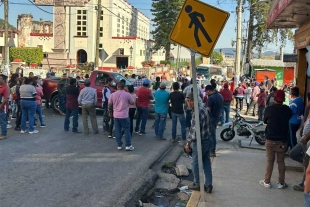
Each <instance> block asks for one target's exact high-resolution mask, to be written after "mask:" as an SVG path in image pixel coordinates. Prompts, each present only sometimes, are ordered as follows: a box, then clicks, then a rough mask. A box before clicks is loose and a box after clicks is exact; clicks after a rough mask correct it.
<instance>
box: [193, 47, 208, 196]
mask: <svg viewBox="0 0 310 207" xmlns="http://www.w3.org/2000/svg"><path fill="white" fill-rule="evenodd" d="M195 55H196V51H194V50H192V49H191V64H192V80H193V93H194V113H195V127H196V139H197V152H198V168H199V181H200V183H199V185H200V198H201V201H202V202H204V201H205V189H204V173H203V165H202V148H201V133H200V124H199V123H200V120H199V106H198V88H197V80H196V62H195ZM197 184H198V183H197Z"/></svg>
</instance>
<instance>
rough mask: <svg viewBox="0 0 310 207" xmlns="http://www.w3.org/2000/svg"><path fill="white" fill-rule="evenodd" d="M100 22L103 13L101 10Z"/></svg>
mask: <svg viewBox="0 0 310 207" xmlns="http://www.w3.org/2000/svg"><path fill="white" fill-rule="evenodd" d="M100 20H103V11H102V10H101V15H100Z"/></svg>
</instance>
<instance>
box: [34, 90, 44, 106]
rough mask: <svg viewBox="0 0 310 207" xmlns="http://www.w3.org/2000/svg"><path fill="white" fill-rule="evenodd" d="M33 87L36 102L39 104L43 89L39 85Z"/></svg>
mask: <svg viewBox="0 0 310 207" xmlns="http://www.w3.org/2000/svg"><path fill="white" fill-rule="evenodd" d="M34 88H35V89H36V92H37V98H36V104H37V105H40V104H41V100H42V97H43V91H42V89H41V88H39V87H34Z"/></svg>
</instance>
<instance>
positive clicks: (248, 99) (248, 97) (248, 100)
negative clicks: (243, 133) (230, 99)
mask: <svg viewBox="0 0 310 207" xmlns="http://www.w3.org/2000/svg"><path fill="white" fill-rule="evenodd" d="M246 87H247V88H246V89H245V102H246V111H248V110H249V106H250V103H251V95H252V87H251V85H250V83H247V84H246Z"/></svg>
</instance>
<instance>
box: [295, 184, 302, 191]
mask: <svg viewBox="0 0 310 207" xmlns="http://www.w3.org/2000/svg"><path fill="white" fill-rule="evenodd" d="M293 189H294V190H296V191H301V192H304V185H302V184H298V185H294V186H293Z"/></svg>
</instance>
